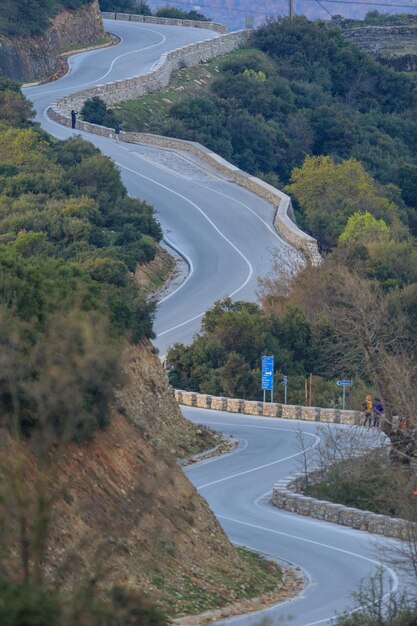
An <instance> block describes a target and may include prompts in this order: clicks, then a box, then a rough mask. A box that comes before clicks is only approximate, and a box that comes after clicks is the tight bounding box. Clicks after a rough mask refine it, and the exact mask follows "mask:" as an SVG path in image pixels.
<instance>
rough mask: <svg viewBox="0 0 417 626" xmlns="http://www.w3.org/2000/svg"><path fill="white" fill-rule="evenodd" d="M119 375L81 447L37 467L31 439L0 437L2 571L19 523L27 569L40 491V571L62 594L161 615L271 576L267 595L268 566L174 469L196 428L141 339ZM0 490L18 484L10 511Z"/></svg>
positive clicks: (204, 605) (15, 561)
mask: <svg viewBox="0 0 417 626" xmlns="http://www.w3.org/2000/svg"><path fill="white" fill-rule="evenodd" d="M124 371H125V375H126V381H125V382H126V386H125V389H124V390H123V391H122V392H120V394H119V404H118V406H117V407H115V410H114V412H113V415H112V419H111V422H110V425H109V426H108V427H107V428H106V429H104V430H101V431H98V432H97V433H96V434H95V436H94V437H93V438H92V439H90V440H89V441H88V442H87V443H84V444H82V445H77V444H76V443H72V444H70V446H69V447H68V448H67V449H66V450H65V451H63V452H62V453H61V454H59V453H58V455H57V460H56V463H52V464H50V465H49V466H47V467H43V468H41V466H40V464H39V463H38V462H37V461H36V457H35V455H34V454H33V453H32V452H31V445H32V444H31V443H30V440H29V441H28V442H23V443H22V444H21V445H19V444H18V443H16V440H15V439H13V438H12V437H11V436H10V434H9V433H8V431H7V430H6V429H5V428H3V429H2V433H1V437H0V462H1V465H2V467H7V476H8V478H9V479H10V483H9V481H7V480H6V481H5V482H4V481H3V490H2V500H3V502H4V503H6V500H7V501H8V512H9V515H8V519H7V522H8V523H5V524H4V525H3V526H2V538H3V549H4V550H6V553H7V554H9V558H8V559H7V560H6V559H3V560H2V568H3V571H4V568H5V566H4V564H5V563H6V564H7V565H6V569H7V570H9V573H10V574H14V576H16V574H18V572H19V569H20V568H21V567H22V565H19V563H21V562H22V561H23V556H22V554H23V552H24V551H25V549H26V548H25V549H24V548H23V543H22V541H21V536H20V538H19V533H18V529H22V524H21V522H22V520H25V522H26V525H27V528H28V529H32V528H33V531H34V532H33V534H31V533H29V535H30V538H31V540H32V543H30V548H29V553H30V554H31V560H32V562H35V561H36V558H37V552H36V550H37V549H36V545H37V544H36V541H35V540H34V537H36V533H37V532H38V531H39V528H40V527H42V520H43V519H44V518H43V517H42V516H43V515H44V514H45V507H44V505H45V500H43V499H42V497H41V496H42V494H47V499H46V501H47V502H48V503H50V504H51V505H52V503H53V507H52V517H51V523H50V530H49V533H47V535H48V538H47V546H46V557H45V558H43V559H42V563H41V569H42V571H43V574H44V575H45V576H46V579H47V580H49V581H50V582H52V583H53V584H54V585H56V586H57V587H59V588H61V589H62V588H64V589H68V590H80V588H83V587H84V588H86V587H87V588H89V587H91V592H93V590H97V591H99V592H100V593H104V595H106V593H107V590H109V589H110V588H112V587H114V586H118V587H123V588H126V589H128V590H129V591H140V592H141V593H145V595H147V596H148V597H149V598H150V599H151V600H152V601H155V602H157V604H158V606H159V607H161V608H162V609H163V610H164V611H166V612H167V613H168V614H170V615H178V614H182V613H189V612H191V613H193V612H194V613H198V612H200V611H202V610H205V609H208V608H211V607H214V606H219V605H223V604H229V603H230V602H233V600H236V599H239V598H242V597H245V596H246V595H248V594H249V595H258V593H259V592H264V591H268V590H269V591H271V590H272V589H275V587H276V584H277V582H278V581H279V576H277V574H276V573H275V572H272V573H271V572H270V575H271V582H270V583H269V588H268V584H266V583H265V571H264V569H263V568H265V567H267V568H268V567H270V566H263V565H262V566H260V565H259V564H256V566H255V567H254V565H253V563H251V564H250V566H248V564H247V561H246V559H245V558H243V556H242V555H241V554H240V553H239V552H237V551H236V550H235V549H234V548H233V547H232V546H231V544H230V543H229V541H228V540H227V538H226V536H225V535H224V533H223V531H222V529H221V527H220V525H219V524H218V522H217V520H216V519H215V517H214V515H213V513H212V512H211V511H210V509H209V508H208V506H207V504H206V502H205V501H204V500H203V499H202V498H201V497H200V496H199V495H198V494H197V492H196V490H195V489H194V487H193V486H192V484H191V483H190V482H189V481H188V479H187V478H186V477H185V476H184V475H183V474H182V472H181V470H180V469H179V467H178V465H177V459H176V457H175V455H174V454H173V453H174V451H177V450H180V451H181V452H182V454H185V452H186V450H187V449H188V448H190V449H195V447H196V446H197V447H198V439H199V434H200V430H199V429H197V428H196V427H194V426H193V425H191V424H188V423H187V422H186V421H185V420H184V418H183V417H182V415H181V413H180V411H179V409H178V406H177V404H176V402H175V400H174V397H173V394H172V389H171V388H170V387H169V385H168V383H167V379H166V376H165V372H164V371H163V369H162V367H161V365H160V364H159V361H158V359H157V357H156V356H155V354H154V351H153V348H152V347H151V345H150V344H149V343H148V342H147V341H145V342H142V343H141V344H140V345H138V346H134V347H133V346H130V347H128V348H126V350H125V354H124ZM12 478H13V480H12ZM6 483H7V484H8V485H9V487H10V485H12V487H11V491H12V492H14V493H17V491H18V490H19V489H18V485H19V484H20V486H21V487H23V490H22V492H24V494H25V495H24V497H23V498H22V500H20V502H19V498H17V497H12V496H11V492H10V491H9V489H8V488H6V489H4V487H5V484H6ZM45 486H46V487H47V488H46V489H45ZM41 503H42V504H41ZM42 507H43V508H42ZM40 508H42V512H40ZM38 513H39V516H38V517H37V514H38ZM5 544H7V548H6V545H5ZM3 554H4V553H3ZM10 570H12V571H10ZM261 571H262V573H261V575H260V572H261Z"/></svg>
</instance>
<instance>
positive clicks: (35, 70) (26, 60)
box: [0, 0, 105, 82]
mask: <svg viewBox="0 0 417 626" xmlns="http://www.w3.org/2000/svg"><path fill="white" fill-rule="evenodd" d="M104 34H105V33H104V28H103V20H102V18H101V14H100V10H99V6H98V0H94V2H92V3H91V4H87V5H84V6H82V7H80V8H79V9H78V10H77V11H66V10H64V11H61V12H60V13H59V14H58V15H57V16H56V17H55V18H54V19H52V20H51V25H50V27H49V28H48V30H47V31H46V32H45V33H44V34H43V35H42V36H41V37H4V36H2V37H0V44H1V45H0V70H1V71H2V72H3V73H4V74H5V75H6V76H9V77H10V78H13V79H15V80H18V81H26V82H29V81H37V80H42V79H43V78H45V77H46V76H49V75H51V74H53V72H54V71H55V68H56V65H57V62H58V55H59V54H60V53H61V52H63V51H65V50H69V49H74V48H77V47H78V46H80V45H81V44H83V45H84V46H86V47H87V46H89V45H91V44H94V43H96V42H98V41H100V40H102V39H103V38H104Z"/></svg>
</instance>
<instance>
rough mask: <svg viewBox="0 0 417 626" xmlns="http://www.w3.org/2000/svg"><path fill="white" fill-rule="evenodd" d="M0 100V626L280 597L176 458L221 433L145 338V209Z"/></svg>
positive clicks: (144, 619) (146, 618) (15, 91)
mask: <svg viewBox="0 0 417 626" xmlns="http://www.w3.org/2000/svg"><path fill="white" fill-rule="evenodd" d="M0 105H1V106H0V111H1V117H0V417H1V424H0V435H1V436H0V472H1V475H2V480H1V484H0V524H1V528H2V534H1V535H2V536H1V552H0V622H1V623H2V624H5V625H6V626H22V625H23V624H25V626H26V625H27V624H29V623H31V624H36V625H37V626H44V625H48V626H64V625H65V626H126V624H141V626H147V625H149V626H151V625H152V626H165V625H166V624H167V623H168V617H167V616H168V615H169V616H174V615H182V614H187V613H199V612H201V611H203V610H206V609H210V608H214V607H219V606H224V605H225V604H229V603H231V602H233V601H236V600H243V599H245V598H251V597H253V596H258V595H262V594H263V593H270V594H272V596H271V597H269V599H270V600H276V599H278V598H279V594H280V593H281V591H280V588H281V585H282V574H281V571H280V569H279V568H278V567H277V566H275V565H274V564H272V563H266V562H264V561H262V560H261V559H260V558H258V557H257V556H256V555H253V554H251V553H248V552H247V551H236V550H235V549H234V548H233V547H232V546H231V544H230V543H229V541H228V540H227V538H226V536H225V535H224V533H223V531H222V529H221V528H220V526H219V524H218V522H217V520H216V519H215V517H214V515H213V514H212V513H211V511H210V510H209V508H208V507H207V504H206V503H205V502H204V501H203V500H202V499H201V498H200V497H199V496H198V494H197V492H196V490H195V489H194V487H193V486H192V485H191V483H190V482H189V481H188V480H187V478H186V477H185V476H184V475H183V474H182V472H181V470H180V468H179V467H178V465H177V458H178V457H186V456H188V455H190V454H193V453H195V452H199V451H201V450H202V449H206V448H207V447H212V446H213V445H215V444H217V443H219V438H218V437H217V436H215V435H214V434H213V433H212V432H211V431H209V430H208V429H207V428H198V427H196V426H194V425H193V424H191V423H189V422H187V421H186V420H185V419H184V418H183V417H182V415H181V413H180V411H179V408H178V405H177V404H176V402H175V400H174V396H173V394H172V389H171V388H170V387H169V385H168V382H167V379H166V375H165V373H164V371H163V369H162V367H161V364H160V363H159V361H158V359H157V357H156V355H155V351H154V349H153V348H152V346H151V345H150V342H149V338H150V337H152V335H153V331H152V316H153V304H152V303H151V302H148V301H147V300H146V298H145V295H144V293H145V292H144V291H143V292H142V291H141V290H140V289H139V287H138V282H137V281H136V280H135V278H134V275H133V272H134V271H136V270H137V269H138V267H145V268H146V269H147V268H148V267H149V265H150V263H149V261H151V260H152V259H154V256H155V253H156V250H157V242H158V241H159V239H160V237H161V230H160V227H159V225H158V223H157V222H156V221H155V218H154V215H153V209H152V207H151V206H149V205H148V204H146V203H145V202H142V201H139V200H136V199H132V198H129V197H128V196H127V193H126V190H125V188H124V186H123V184H122V182H121V179H120V174H119V172H118V170H117V169H116V167H115V165H114V163H113V162H112V161H111V160H110V159H109V158H108V157H105V156H103V155H102V154H100V153H99V152H98V150H96V149H95V148H94V146H93V145H92V144H90V143H88V142H85V141H83V140H82V139H81V138H80V137H74V138H71V139H69V140H67V141H64V142H59V141H56V140H54V139H53V138H51V137H50V136H48V135H47V134H45V133H44V132H42V131H41V130H40V129H39V127H38V126H36V125H33V124H32V123H31V121H30V120H31V117H32V115H33V112H32V110H31V107H30V104H29V103H28V102H27V101H26V100H25V98H24V97H23V96H22V95H21V93H20V90H19V88H18V86H17V85H16V84H15V83H14V82H13V81H11V80H8V79H6V78H4V77H2V78H1V80H0Z"/></svg>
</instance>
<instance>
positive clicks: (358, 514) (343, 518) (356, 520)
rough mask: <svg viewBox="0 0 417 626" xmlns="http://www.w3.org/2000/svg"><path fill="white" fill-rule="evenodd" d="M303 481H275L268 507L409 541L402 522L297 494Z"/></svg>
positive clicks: (407, 525)
mask: <svg viewBox="0 0 417 626" xmlns="http://www.w3.org/2000/svg"><path fill="white" fill-rule="evenodd" d="M304 480H305V479H304V475H303V474H296V475H295V476H293V477H291V478H287V479H284V480H280V481H278V482H277V483H276V484H275V486H274V489H273V492H272V498H271V504H272V505H273V506H275V507H277V508H279V509H283V510H285V511H289V512H291V513H296V514H297V515H304V516H305V517H312V518H314V519H319V520H323V521H326V522H332V523H333V524H340V525H341V526H348V527H349V528H355V529H356V530H365V531H367V532H369V533H375V534H377V535H384V536H385V537H394V538H395V539H405V540H407V539H409V538H410V530H411V526H410V523H409V522H407V521H405V520H402V519H398V518H394V517H389V516H388V515H379V514H377V513H372V512H371V511H362V510H360V509H354V508H351V507H347V506H344V505H343V504H334V503H333V502H327V501H326V500H316V499H315V498H310V497H308V496H304V495H303V494H301V493H297V491H299V489H300V488H301V486H302V485H303V484H304ZM413 532H414V529H413Z"/></svg>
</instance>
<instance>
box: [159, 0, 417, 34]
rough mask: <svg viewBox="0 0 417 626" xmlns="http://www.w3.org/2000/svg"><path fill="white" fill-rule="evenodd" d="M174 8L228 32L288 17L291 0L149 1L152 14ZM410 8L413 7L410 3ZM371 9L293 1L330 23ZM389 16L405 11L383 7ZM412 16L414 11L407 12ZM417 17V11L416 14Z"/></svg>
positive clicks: (390, 0) (301, 11)
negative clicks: (201, 15)
mask: <svg viewBox="0 0 417 626" xmlns="http://www.w3.org/2000/svg"><path fill="white" fill-rule="evenodd" d="M167 4H169V5H170V6H175V7H178V8H180V9H183V10H184V11H188V10H189V9H195V10H197V11H199V12H200V13H204V15H206V16H207V17H209V18H210V19H212V20H213V21H215V22H220V23H222V24H226V26H227V27H228V28H229V30H240V29H242V28H246V27H247V23H246V19H247V18H249V20H250V21H251V20H253V26H255V27H257V26H259V25H260V24H263V23H264V22H265V20H266V19H267V18H268V17H271V16H273V17H278V16H280V15H288V0H259V1H258V2H256V3H254V2H252V0H202V2H201V3H192V2H190V0H174V1H172V2H169V3H167V2H166V0H150V2H149V6H150V7H151V9H152V10H155V9H158V8H160V7H162V6H166V5H167ZM386 4H387V5H390V4H393V5H395V4H399V2H398V1H396V0H386ZM408 4H411V3H408ZM370 8H372V7H370V6H369V5H363V4H359V3H358V4H346V3H345V2H342V3H340V4H339V3H337V2H335V1H334V0H332V1H331V2H326V1H325V0H324V1H321V2H320V4H319V3H318V2H317V1H316V0H294V15H305V16H306V17H308V18H310V19H318V18H320V19H325V20H328V19H330V18H331V17H332V16H333V15H342V16H343V17H346V18H358V19H363V18H364V17H365V15H366V13H367V12H368V11H369V10H370ZM383 10H384V12H386V13H388V12H389V13H401V12H403V11H404V9H401V8H394V7H393V8H392V9H391V8H389V6H384V9H383ZM407 11H409V12H410V13H413V10H412V9H407ZM414 13H417V7H416V9H415V10H414Z"/></svg>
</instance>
